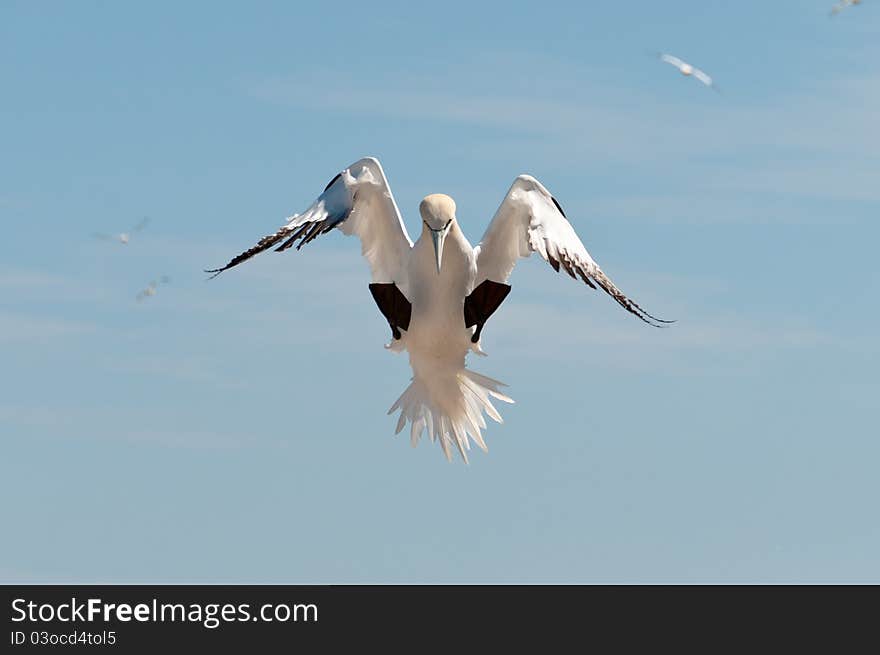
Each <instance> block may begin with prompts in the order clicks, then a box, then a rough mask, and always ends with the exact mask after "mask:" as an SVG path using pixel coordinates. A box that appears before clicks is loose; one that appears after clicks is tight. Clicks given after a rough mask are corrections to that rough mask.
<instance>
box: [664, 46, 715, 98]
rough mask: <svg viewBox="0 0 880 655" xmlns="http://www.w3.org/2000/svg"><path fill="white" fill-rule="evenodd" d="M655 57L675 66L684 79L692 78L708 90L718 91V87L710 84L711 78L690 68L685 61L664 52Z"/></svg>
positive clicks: (692, 67)
mask: <svg viewBox="0 0 880 655" xmlns="http://www.w3.org/2000/svg"><path fill="white" fill-rule="evenodd" d="M657 56H658V57H660V59H661V61H665V62H666V63H667V64H672V65H673V66H675V67H676V68H677V69H678V72H679V73H681V74H682V75H684V76H685V77H694V78H696V79H698V80H700V82H702V83H703V84H705V85H706V86H708V87H709V88H711V89H714V90H715V91H718V90H719V89H718V87H717V86H715V84H714V83H713V82H712V78H711V77H709V75H707V74H706V73H705V72H704V71H701V70H700V69H699V68H697V67H696V66H692V65H691V64H689V63H687V62H686V61H682V60H681V59H679V58H678V57H675V56H673V55H668V54H666V53H665V52H661V53H659V54H658V55H657Z"/></svg>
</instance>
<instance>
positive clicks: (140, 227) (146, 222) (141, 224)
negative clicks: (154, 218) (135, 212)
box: [130, 216, 150, 233]
mask: <svg viewBox="0 0 880 655" xmlns="http://www.w3.org/2000/svg"><path fill="white" fill-rule="evenodd" d="M149 224H150V217H149V216H144V217H143V218H142V219H141V220H140V221H138V223H137V225H135V226H134V227H132V228H131V230H130V231H131V232H133V233H134V232H140V231H141V230H143V229H144V228H145V227H147V225H149Z"/></svg>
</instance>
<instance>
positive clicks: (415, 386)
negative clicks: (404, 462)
mask: <svg viewBox="0 0 880 655" xmlns="http://www.w3.org/2000/svg"><path fill="white" fill-rule="evenodd" d="M504 386H506V385H505V384H504V383H503V382H499V381H498V380H493V379H492V378H490V377H486V376H485V375H480V374H479V373H475V372H474V371H470V370H468V369H466V368H462V369H459V370H457V371H450V372H448V373H446V374H445V375H432V376H430V377H424V378H422V377H419V376H418V375H417V376H414V377H413V381H412V383H411V384H410V385H409V386H408V387H407V388H406V389H405V390H404V392H403V393H402V394H401V395H400V398H398V399H397V401H396V402H395V403H394V404H393V405H392V406H391V409H389V410H388V413H389V414H392V413H394V411H395V410H398V409H399V410H400V418H399V419H398V421H397V429H396V431H395V434H399V433H400V431H401V430H403V428H404V426H405V425H406V423H407V421H409V422H410V423H411V425H412V427H411V430H410V441H411V443H412V445H413V446H416V444H418V442H419V438H420V437H421V435H422V432H424V430H425V428H427V430H428V437H429V438H430V439H431V441H435V440H437V439H439V440H440V446H441V448H442V449H443V454H444V455H446V459H448V460H450V461H452V446H453V445H454V446H455V448H457V449H458V452H459V453H460V454H461V457H462V459H463V460H464V461H465V463H467V461H468V458H467V451H468V450H470V441H469V438H470V439H471V440H473V442H474V443H475V444H477V446H479V447H480V448H481V449H482V450H483V451H487V450H488V447H487V446H486V442H485V441H484V440H483V435H482V433H481V430H485V429H486V421H485V420H484V419H483V412H485V413H486V414H487V415H488V416H489V417H490V418H492V419H493V420H495V421H497V422H498V423H503V422H504V421H503V420H502V418H501V414H499V413H498V410H496V409H495V407H494V406H493V405H492V401H491V400H490V397H491V398H496V399H497V400H501V401H503V402H506V403H512V402H513V400H512V399H511V398H510V397H509V396H507V395H505V394H503V393H501V392H500V391H499V390H498V387H504Z"/></svg>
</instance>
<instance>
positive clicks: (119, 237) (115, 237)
mask: <svg viewBox="0 0 880 655" xmlns="http://www.w3.org/2000/svg"><path fill="white" fill-rule="evenodd" d="M149 222H150V219H149V217H144V218H143V219H141V220H140V222H138V224H137V225H135V226H134V227H132V228H131V229H130V230H129V231H128V232H120V233H119V234H94V235H93V236H94V237H95V238H96V239H101V240H102V241H118V242H119V243H121V244H122V245H126V244H127V243H128V242H129V241H131V235H132V234H135V233H136V232H140V231H141V230H143V229H144V228H145V227H147V224H148V223H149Z"/></svg>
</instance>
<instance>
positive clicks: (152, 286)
mask: <svg viewBox="0 0 880 655" xmlns="http://www.w3.org/2000/svg"><path fill="white" fill-rule="evenodd" d="M169 282H171V278H170V277H168V276H167V275H163V276H162V277H160V278H159V279H158V281H157V280H152V281H151V282H150V283H149V284H148V285H147V287H146V288H145V289H141V290H140V291H139V292H138V295H137V296H135V300H137V301H138V302H140V301H142V300H146V299H147V298H152V297H153V296H155V295H156V291H157V290H158V288H159V285H160V284H168V283H169Z"/></svg>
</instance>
